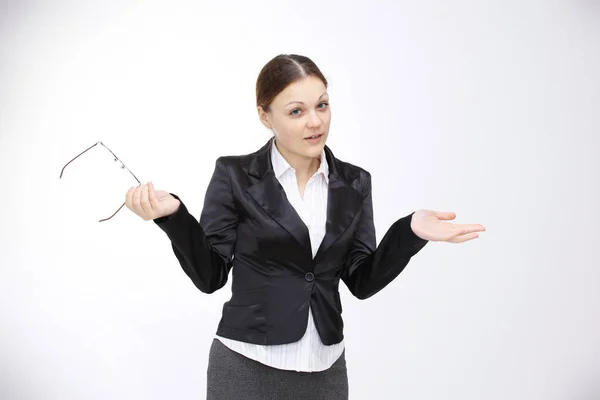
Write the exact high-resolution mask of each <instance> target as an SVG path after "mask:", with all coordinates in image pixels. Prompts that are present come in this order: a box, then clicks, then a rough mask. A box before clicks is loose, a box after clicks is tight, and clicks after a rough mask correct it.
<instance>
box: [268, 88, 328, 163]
mask: <svg viewBox="0 0 600 400" xmlns="http://www.w3.org/2000/svg"><path fill="white" fill-rule="evenodd" d="M270 108H271V109H270V110H269V112H265V111H264V110H263V109H262V107H260V106H259V107H258V114H259V118H260V120H261V122H262V123H263V124H264V125H265V126H266V127H267V128H269V129H271V130H272V131H273V133H274V134H275V138H276V141H277V146H278V147H277V148H278V149H279V151H280V152H282V154H283V155H284V156H286V155H288V156H289V155H291V156H293V157H300V158H315V157H319V156H320V155H321V152H322V151H323V147H325V141H326V140H327V136H328V134H329V123H330V121H331V110H330V108H329V96H328V94H327V88H326V87H325V85H324V84H323V81H321V79H319V78H317V77H315V76H308V77H306V78H303V79H300V80H298V81H295V82H294V83H291V84H290V85H288V86H287V87H286V88H285V89H284V90H283V91H282V92H281V93H279V94H278V95H277V96H276V97H275V99H273V102H272V103H271V107H270ZM314 136H318V137H317V138H316V139H309V138H311V137H314ZM285 153H287V154H285Z"/></svg>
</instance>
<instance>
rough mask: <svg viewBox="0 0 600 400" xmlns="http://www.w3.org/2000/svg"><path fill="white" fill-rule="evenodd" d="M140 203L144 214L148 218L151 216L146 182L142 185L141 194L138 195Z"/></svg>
mask: <svg viewBox="0 0 600 400" xmlns="http://www.w3.org/2000/svg"><path fill="white" fill-rule="evenodd" d="M140 204H141V206H142V210H144V214H145V215H146V218H150V216H152V207H150V199H149V198H148V184H147V183H144V184H143V185H142V194H141V195H140Z"/></svg>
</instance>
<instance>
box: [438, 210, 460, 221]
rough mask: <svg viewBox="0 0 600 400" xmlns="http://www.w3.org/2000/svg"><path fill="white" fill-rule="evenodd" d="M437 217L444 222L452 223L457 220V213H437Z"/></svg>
mask: <svg viewBox="0 0 600 400" xmlns="http://www.w3.org/2000/svg"><path fill="white" fill-rule="evenodd" d="M435 216H436V217H438V218H439V219H441V220H444V221H450V220H453V219H454V218H456V213H453V212H452V211H436V212H435Z"/></svg>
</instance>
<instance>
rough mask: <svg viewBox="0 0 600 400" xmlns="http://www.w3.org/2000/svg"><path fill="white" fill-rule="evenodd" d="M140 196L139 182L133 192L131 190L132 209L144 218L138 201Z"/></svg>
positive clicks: (140, 186) (140, 187)
mask: <svg viewBox="0 0 600 400" xmlns="http://www.w3.org/2000/svg"><path fill="white" fill-rule="evenodd" d="M141 196H142V185H141V184H140V185H139V186H138V187H136V188H135V192H133V202H132V203H133V210H134V211H135V213H136V214H137V215H139V216H140V217H142V218H144V210H143V209H142V205H141V203H140V197H141Z"/></svg>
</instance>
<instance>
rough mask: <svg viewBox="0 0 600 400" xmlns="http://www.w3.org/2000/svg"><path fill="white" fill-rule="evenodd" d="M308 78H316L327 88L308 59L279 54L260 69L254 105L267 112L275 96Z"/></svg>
mask: <svg viewBox="0 0 600 400" xmlns="http://www.w3.org/2000/svg"><path fill="white" fill-rule="evenodd" d="M308 76H316V77H317V78H319V79H321V80H322V81H323V84H324V85H325V87H327V79H325V77H324V76H323V74H322V73H321V70H320V69H319V67H317V65H316V64H315V63H314V62H312V60H311V59H310V58H308V57H305V56H301V55H298V54H280V55H278V56H276V57H275V58H273V59H272V60H271V61H269V62H268V63H267V64H265V66H264V67H263V68H262V70H261V71H260V73H259V74H258V79H257V80H256V105H257V106H262V108H263V109H264V110H265V111H266V112H268V111H269V107H270V105H271V102H273V99H274V98H275V96H277V95H278V94H279V93H281V92H282V91H283V90H284V89H285V88H286V87H287V86H288V85H289V84H290V83H293V82H295V81H297V80H299V79H302V78H306V77H308Z"/></svg>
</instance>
